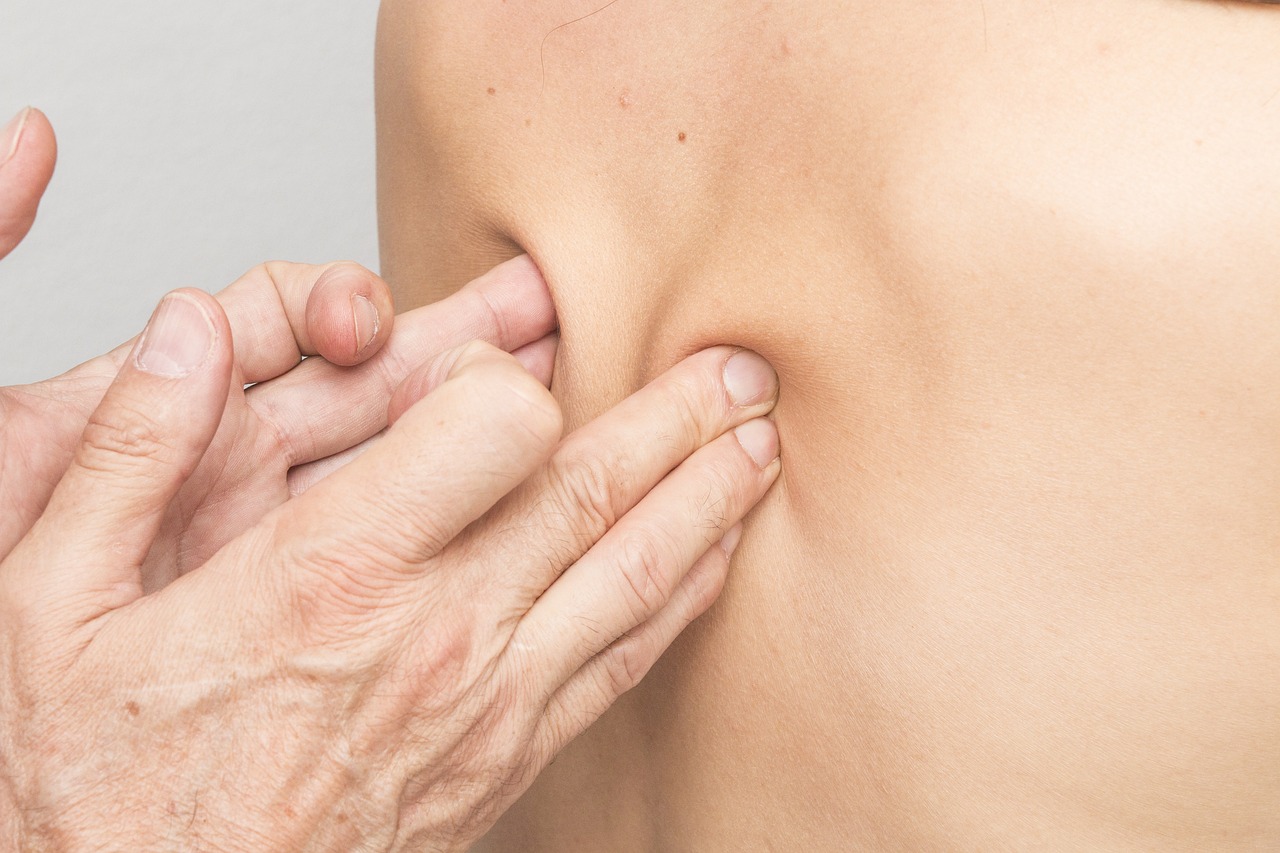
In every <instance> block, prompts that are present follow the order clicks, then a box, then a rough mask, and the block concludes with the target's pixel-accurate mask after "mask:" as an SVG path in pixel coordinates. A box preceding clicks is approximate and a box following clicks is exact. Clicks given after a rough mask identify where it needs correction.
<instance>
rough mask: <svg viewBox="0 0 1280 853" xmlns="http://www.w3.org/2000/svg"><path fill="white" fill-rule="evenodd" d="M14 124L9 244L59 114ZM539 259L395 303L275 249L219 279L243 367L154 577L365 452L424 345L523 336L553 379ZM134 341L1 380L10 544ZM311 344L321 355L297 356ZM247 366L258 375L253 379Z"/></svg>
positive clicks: (2, 474)
mask: <svg viewBox="0 0 1280 853" xmlns="http://www.w3.org/2000/svg"><path fill="white" fill-rule="evenodd" d="M6 130H7V131H8V135H7V138H5V139H0V162H3V166H2V167H0V200H2V201H0V258H3V257H4V256H5V255H7V254H8V253H9V252H10V251H12V250H13V248H14V247H15V246H16V245H18V243H19V242H20V241H21V240H22V238H23V237H24V236H25V235H26V233H27V231H28V230H29V229H30V227H31V224H32V222H33V221H34V218H35V214H36V209H37V205H38V203H39V200H40V197H41V195H42V194H43V192H44V190H45V188H46V186H47V185H48V182H49V179H50V177H51V176H52V174H53V168H54V163H55V160H56V144H55V141H54V136H53V129H52V127H50V125H49V122H48V120H47V119H46V118H45V117H44V115H43V114H42V113H40V112H39V111H38V110H34V109H32V110H24V111H23V112H22V113H21V114H19V115H18V116H17V117H15V119H14V121H13V123H12V124H11V125H10V126H9V127H8V128H7V129H6ZM10 152H12V153H10ZM6 155H7V156H6ZM528 267H529V265H528V263H527V261H522V262H518V263H516V264H513V265H508V266H507V267H506V268H504V269H502V270H498V271H495V273H494V274H492V275H490V276H485V277H483V278H482V279H480V280H478V281H477V282H476V283H475V284H474V285H473V286H472V287H470V288H468V292H467V294H466V295H465V296H463V297H462V298H461V299H458V300H456V301H445V302H441V303H439V304H438V305H433V306H430V307H428V308H426V309H422V310H418V311H413V312H409V313H408V314H405V315H403V316H402V317H400V318H398V319H397V318H395V317H394V312H393V309H392V300H391V295H390V292H389V291H388V289H387V286H386V284H385V283H384V282H383V281H382V280H381V279H380V278H378V277H377V276H375V275H374V274H373V273H371V272H369V271H368V270H366V269H364V268H363V267H360V266H358V265H356V264H353V263H334V264H327V265H323V266H309V265H303V264H287V263H279V262H273V263H266V264H263V265H261V266H259V267H257V268H255V269H254V270H252V271H250V272H249V273H247V274H246V275H245V276H243V277H242V278H241V279H240V280H239V281H237V282H235V283H234V284H232V285H231V286H230V287H228V288H226V289H225V290H224V291H222V292H221V293H220V294H218V301H219V302H220V303H221V306H222V309H223V311H224V312H225V313H226V316H227V321H228V323H229V325H230V330H231V335H232V337H233V338H234V349H235V357H236V359H235V363H234V366H233V374H234V376H235V381H234V382H233V383H232V387H231V388H230V391H229V393H228V395H227V400H226V407H225V412H224V414H223V418H222V423H221V426H220V428H219V431H218V433H217V436H216V437H215V439H214V441H213V443H212V444H211V446H210V448H209V450H208V451H206V453H205V454H204V457H203V459H202V460H201V461H200V464H199V466H198V467H197V468H196V470H195V472H194V473H193V474H192V476H191V477H190V479H188V480H187V482H186V483H185V485H184V486H183V488H182V491H181V492H180V493H179V495H178V497H177V499H176V500H175V501H174V502H173V504H172V506H171V507H170V509H169V512H168V514H167V515H166V518H165V522H164V525H163V526H162V528H161V533H160V535H159V537H158V538H157V540H156V543H155V545H154V546H153V548H152V551H151V553H150V555H149V557H148V559H147V561H146V563H145V565H144V568H143V583H144V589H146V590H147V591H150V590H153V589H158V588H159V587H161V586H163V585H164V584H166V583H168V582H169V581H171V580H173V578H174V577H175V576H176V575H177V574H181V573H182V572H184V571H186V570H187V569H189V568H192V567H194V566H198V565H200V564H201V563H202V562H204V561H205V560H206V559H208V558H209V557H210V556H212V555H213V554H214V552H216V551H217V550H218V548H220V547H221V546H222V545H223V544H225V543H226V542H228V541H229V540H230V539H231V538H233V537H234V536H235V535H236V534H238V533H240V532H242V531H243V530H244V529H245V528H247V527H248V526H249V524H250V523H252V522H253V521H256V520H257V519H260V518H261V517H262V516H263V514H265V513H266V512H267V511H269V510H271V509H273V508H274V507H276V506H278V505H279V504H281V503H283V502H284V501H285V500H287V499H288V498H289V496H290V494H291V493H297V492H298V491H300V490H302V489H305V488H306V486H307V485H308V484H310V483H312V482H315V480H316V479H318V478H319V477H320V476H323V474H324V473H325V472H326V471H328V470H332V469H333V468H334V467H335V466H336V465H338V464H341V462H343V461H346V460H347V459H349V458H350V457H351V456H352V455H354V453H355V452H358V451H351V450H348V449H349V448H353V447H354V446H357V445H360V443H361V442H364V441H366V440H367V439H370V437H372V436H375V435H376V434H377V433H378V432H379V431H380V430H382V429H383V428H384V427H385V426H386V419H387V403H388V402H389V400H390V397H391V392H392V391H393V390H394V388H395V387H396V385H397V384H399V382H400V381H401V380H403V379H404V377H405V376H406V375H407V374H408V372H409V370H410V369H411V368H412V367H414V366H415V365H418V364H420V363H422V362H423V361H425V360H426V359H428V358H430V357H432V356H434V355H437V354H439V353H441V352H443V351H445V350H447V349H450V348H452V347H455V346H458V345H460V344H462V343H465V342H467V341H469V340H472V339H477V338H478V339H481V340H485V341H488V342H490V343H492V344H494V345H496V346H499V347H502V348H503V349H507V350H514V351H516V352H517V358H519V359H520V361H521V362H522V363H523V364H525V365H526V367H528V368H529V369H530V370H531V371H532V372H534V374H535V375H538V376H540V377H541V378H542V379H543V381H544V382H550V376H551V363H552V360H553V359H554V354H555V337H554V334H553V332H554V329H555V312H554V308H553V307H552V305H551V302H550V298H549V297H548V295H547V293H546V289H545V287H544V286H543V285H542V283H541V281H540V279H539V278H538V276H537V274H536V272H534V271H532V270H531V269H529V268H528ZM393 323H395V324H398V328H399V330H400V333H399V334H397V335H396V336H395V337H394V339H392V336H391V330H392V327H393ZM388 341H390V342H391V343H390V345H389V346H385V347H384V345H386V344H388ZM133 343H134V342H133V341H130V342H128V343H126V344H124V345H122V346H121V347H119V348H118V349H116V350H114V351H113V352H111V353H108V354H107V355H104V356H101V357H99V358H96V359H93V360H92V361H89V362H87V363H85V364H83V365H80V366H79V367H77V368H75V369H74V370H71V371H69V372H68V373H66V374H64V375H62V376H59V377H57V378H55V379H50V380H47V381H44V382H39V383H36V384H33V385H26V386H17V387H9V388H0V549H3V550H4V551H8V550H9V549H11V548H12V547H13V546H14V545H15V544H16V543H17V541H18V539H20V538H21V537H22V535H23V534H25V533H26V531H27V530H28V529H29V528H30V527H31V525H32V523H34V521H35V519H36V518H37V517H38V516H39V514H40V512H41V511H42V510H43V509H44V506H45V504H46V502H47V501H48V499H49V495H50V494H51V493H52V491H53V488H54V486H55V485H56V484H57V482H58V479H59V478H60V477H61V476H62V474H63V472H64V471H65V470H66V468H67V465H68V464H69V463H70V462H71V458H72V456H73V454H74V452H75V448H76V445H77V443H78V442H79V440H80V434H81V432H82V431H83V430H84V427H85V424H86V422H87V421H88V418H89V416H90V414H91V413H92V412H93V410H94V408H95V407H96V406H97V405H98V403H99V401H100V400H101V399H102V395H103V394H104V393H105V392H106V390H107V386H108V385H110V383H111V380H112V379H114V378H115V375H116V373H117V371H118V370H119V369H120V366H121V365H122V364H123V363H124V361H125V359H126V358H127V357H128V355H129V352H130V350H131V348H132V346H133ZM304 355H308V356H312V355H319V356H321V357H322V359H315V360H312V361H310V362H306V363H300V360H301V358H302V356H304ZM340 365H346V366H351V365H360V366H359V368H358V369H355V370H351V369H344V368H343V367H340ZM247 382H253V383H259V384H258V385H257V386H256V387H254V388H253V389H251V390H249V391H248V392H246V391H244V390H243V388H242V386H243V385H244V383H247ZM334 454H338V455H337V456H336V457H334V458H331V459H326V457H331V456H332V455H334ZM317 460H324V461H317ZM295 466H297V467H295Z"/></svg>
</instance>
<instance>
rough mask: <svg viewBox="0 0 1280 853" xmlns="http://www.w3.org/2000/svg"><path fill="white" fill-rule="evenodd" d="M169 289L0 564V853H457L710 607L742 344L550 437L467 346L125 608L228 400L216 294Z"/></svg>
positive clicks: (722, 558)
mask: <svg viewBox="0 0 1280 853" xmlns="http://www.w3.org/2000/svg"><path fill="white" fill-rule="evenodd" d="M182 298H183V299H184V300H186V302H184V305H186V306H188V307H190V308H191V309H192V310H191V311H190V312H187V311H184V312H183V313H182V314H180V315H175V317H176V318H177V319H175V320H174V322H175V323H179V324H180V325H178V326H176V327H175V328H174V329H173V330H172V331H173V332H174V333H173V334H166V335H154V334H151V332H150V331H149V332H147V333H145V334H144V335H143V337H142V338H141V341H140V343H139V344H138V345H137V346H136V347H135V349H134V351H133V353H132V354H131V355H130V356H129V357H128V358H126V359H125V360H124V362H123V364H122V368H121V372H120V375H119V377H118V378H117V379H116V381H115V383H114V384H113V385H112V387H111V388H110V390H109V391H108V392H107V395H106V397H105V398H104V400H103V401H102V403H101V405H100V406H99V407H98V409H97V410H96V412H95V413H94V414H93V416H92V417H91V418H90V419H89V425H88V427H87V429H86V431H85V434H84V437H83V439H82V440H81V441H80V442H79V444H78V446H77V447H76V449H75V453H74V460H73V462H72V464H71V465H70V467H69V468H68V470H67V472H66V474H65V476H63V477H62V479H61V481H60V483H59V484H58V485H57V487H56V489H55V490H54V492H53V494H52V496H51V498H50V500H49V502H48V506H47V508H46V509H45V510H44V512H43V513H42V514H41V516H40V517H39V519H38V520H37V521H36V522H35V524H34V525H33V527H32V528H31V530H30V531H29V532H28V534H27V535H26V536H25V537H23V538H22V540H21V541H20V542H19V543H18V544H17V546H16V547H15V548H14V549H13V550H12V551H11V552H10V553H8V554H7V556H5V557H4V559H3V562H0V833H7V834H0V848H3V849H22V850H33V851H38V850H45V849H58V850H64V849H69V850H80V849H85V850H88V849H93V850H131V851H132V850H137V851H148V850H173V849H209V850H222V851H263V850H288V851H295V850H344V851H345V850H409V849H412V850H457V849H462V848H464V847H465V846H467V845H468V844H469V843H470V842H472V841H473V840H475V839H476V838H477V837H478V836H479V835H480V834H482V833H483V832H484V831H485V830H486V829H487V828H488V827H489V826H490V825H491V824H492V823H493V822H494V820H496V818H497V816H498V815H499V814H500V813H501V812H502V811H503V810H504V809H505V808H506V807H507V806H508V805H509V804H510V803H511V802H512V801H513V800H514V799H515V798H516V797H517V796H519V795H520V793H521V792H523V791H524V790H525V789H526V788H527V787H528V786H529V784H531V782H532V781H533V778H534V777H535V776H536V774H537V773H538V772H539V771H540V770H541V769H542V768H543V767H544V766H545V765H546V764H547V763H548V761H550V759H551V758H552V757H553V756H554V755H555V754H556V752H557V751H558V750H559V749H560V748H561V747H562V746H564V744H565V743H566V742H568V741H569V740H570V739H572V738H573V737H575V736H576V735H577V734H578V733H579V732H581V731H582V730H583V729H584V728H585V727H586V726H587V725H589V724H590V723H591V722H592V721H593V720H594V719H596V717H598V716H599V715H600V714H601V713H602V712H603V711H604V710H605V709H606V708H607V707H608V706H609V705H610V704H611V703H612V702H613V701H614V700H615V699H616V698H617V697H618V696H619V695H620V694H621V693H622V692H624V691H626V690H627V689H629V688H630V687H631V686H633V685H634V684H635V683H636V682H637V681H638V680H639V679H640V678H641V677H642V676H643V675H644V674H645V672H646V671H647V670H648V669H649V667H650V666H651V665H652V664H653V662H654V661H655V659H656V658H657V656H658V655H659V654H660V653H661V652H662V651H663V650H664V649H665V648H666V646H667V645H668V644H669V643H670V642H671V641H672V640H673V638H674V637H675V636H676V635H677V634H678V633H679V632H680V631H681V630H682V629H683V628H684V626H685V625H686V624H687V623H688V622H689V621H690V620H692V619H693V618H695V617H696V616H697V615H698V614H700V613H701V612H703V611H704V610H705V609H706V608H707V607H708V606H709V605H710V604H711V602H712V601H713V600H714V599H715V598H716V596H717V595H718V593H719V590H720V588H721V586H722V584H723V583H724V581H725V578H726V572H727V568H728V560H729V553H730V552H731V551H732V549H733V547H734V545H735V544H736V542H737V538H738V535H739V532H738V531H739V529H738V528H737V527H736V525H737V524H738V522H739V519H741V518H742V516H743V515H744V514H745V513H746V512H747V511H748V510H749V509H750V508H751V507H752V506H753V505H754V504H755V503H756V502H757V501H758V500H759V499H760V498H761V497H762V496H763V495H764V493H765V491H766V489H767V488H768V487H769V486H770V484H771V483H772V482H773V481H774V480H775V479H776V477H777V475H778V473H779V470H780V463H779V461H778V459H777V455H778V444H777V434H776V432H775V431H774V429H773V426H772V424H771V423H770V422H769V421H768V420H764V419H761V416H762V415H764V414H765V413H767V412H768V411H769V410H770V409H771V408H772V406H773V403H774V399H775V397H776V394H777V380H776V377H775V376H774V374H773V372H772V370H770V369H769V367H768V365H766V364H764V363H763V361H761V360H760V359H759V357H758V356H755V355H753V354H751V353H747V352H739V351H736V350H734V349H731V348H728V347H719V348H715V349H711V350H707V351H705V352H702V353H699V354H697V355H694V356H692V357H690V358H689V359H687V360H685V361H684V362H682V363H681V364H679V365H677V366H676V367H674V368H673V369H672V370H670V371H669V372H668V373H667V374H665V375H663V376H662V377H659V378H658V379H657V380H655V381H654V382H653V383H652V384H651V385H649V386H648V387H647V388H645V389H643V390H641V391H640V392H638V393H637V394H636V395H634V396H633V397H631V398H629V399H627V400H626V401H624V402H623V403H621V404H620V405H618V406H617V407H616V408H614V409H613V410H612V411H610V412H608V413H606V414H605V415H603V416H602V417H601V418H599V419H598V420H596V421H595V422H593V423H591V424H588V425H587V426H585V427H583V428H582V429H579V430H578V431H576V432H574V433H573V434H571V435H569V436H568V437H567V438H565V439H564V440H561V439H560V432H561V417H560V412H559V410H558V408H557V406H556V403H555V401H554V400H553V399H552V397H551V396H550V394H549V393H548V392H547V390H546V389H545V388H544V387H543V386H542V385H541V384H540V382H539V381H538V380H537V379H536V378H534V377H533V376H531V375H530V374H529V373H527V372H526V371H525V370H524V369H522V368H521V367H520V366H519V365H518V363H517V362H516V361H515V359H514V358H513V357H512V356H510V355H507V354H506V353H503V352H501V351H499V350H497V349H495V348H493V347H491V346H489V345H486V344H483V343H472V344H467V345H464V346H463V347H461V348H457V349H454V350H450V351H448V352H446V353H444V354H442V355H440V356H438V357H436V358H434V359H432V360H431V361H430V362H428V363H427V364H426V365H425V366H423V367H422V368H420V369H419V370H417V371H415V372H413V373H412V374H411V375H409V376H408V377H407V378H406V380H405V381H404V382H403V383H401V385H400V386H399V388H398V389H397V391H396V393H395V396H394V398H393V400H392V403H391V408H390V415H391V420H392V421H393V422H394V424H393V426H392V427H391V428H390V429H389V430H388V431H387V433H386V435H385V437H384V438H383V439H382V440H381V441H380V442H378V443H377V444H375V445H374V446H372V447H371V448H369V449H368V450H367V451H366V452H365V453H364V454H363V455H361V456H360V457H359V458H357V459H355V460H354V461H352V462H350V464H348V465H346V466H345V467H343V468H341V469H340V470H337V471H336V472H334V473H332V474H330V475H329V476H328V477H326V478H324V479H323V480H321V481H320V482H319V483H317V484H316V485H315V486H314V487H313V488H311V489H310V490H308V491H306V492H305V493H304V494H302V495H300V496H299V497H297V498H295V499H293V500H290V501H288V502H286V503H284V504H282V505H280V506H279V507H277V508H276V509H275V510H273V511H271V512H269V513H267V514H266V515H265V517H264V518H263V519H261V520H260V521H259V522H258V523H256V524H254V525H253V526H252V527H251V528H250V529H249V530H247V531H246V532H244V533H243V534H242V535H240V536H238V537H237V538H235V539H234V540H233V541H231V542H230V543H228V544H227V545H226V546H225V547H223V548H222V549H221V550H219V551H218V552H217V553H216V554H215V555H214V556H213V557H212V558H211V559H210V560H208V561H207V562H206V563H205V564H204V565H202V566H200V567H198V568H196V569H195V570H194V571H192V572H190V573H188V574H186V575H184V576H182V577H179V578H178V579H177V580H175V581H174V582H173V583H171V584H169V585H168V586H166V587H165V588H163V589H161V590H160V591H158V592H155V593H153V594H151V595H144V594H143V583H142V577H141V570H140V567H141V566H142V564H143V562H144V561H145V560H146V558H147V555H148V554H149V553H150V552H151V550H152V543H153V540H154V538H155V536H156V534H157V532H158V530H159V529H160V528H161V526H162V524H163V522H164V519H165V514H166V508H167V507H168V506H169V505H170V503H171V502H172V501H173V499H174V498H175V496H177V495H178V494H179V493H180V492H181V490H182V488H183V483H184V482H185V481H186V479H187V478H188V476H189V475H190V473H191V472H192V471H193V470H198V468H199V460H200V459H201V457H202V454H203V453H204V452H205V450H206V448H207V447H208V446H209V444H210V442H211V441H213V440H214V436H215V434H216V433H217V432H218V428H219V424H220V422H221V418H222V417H223V414H222V413H223V408H224V406H223V401H224V400H225V398H226V395H227V393H228V388H229V383H232V375H233V370H232V366H233V354H232V352H231V350H230V347H229V346H228V343H227V335H228V332H229V327H228V325H227V321H226V318H225V316H224V315H223V313H222V310H221V308H220V306H219V304H218V303H217V301H216V300H214V299H213V298H212V297H209V296H207V295H204V294H200V293H191V294H188V295H186V296H183V297H182ZM153 322H154V321H153ZM179 331H180V332H181V334H177V332H179ZM157 365H162V366H164V370H161V371H154V370H152V368H153V367H154V366H157ZM622 772H625V771H622Z"/></svg>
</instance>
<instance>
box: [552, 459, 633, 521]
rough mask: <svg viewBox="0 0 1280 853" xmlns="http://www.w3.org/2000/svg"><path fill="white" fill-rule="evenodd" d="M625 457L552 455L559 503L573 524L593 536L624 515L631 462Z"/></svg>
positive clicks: (554, 485)
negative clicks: (623, 497) (628, 462)
mask: <svg viewBox="0 0 1280 853" xmlns="http://www.w3.org/2000/svg"><path fill="white" fill-rule="evenodd" d="M622 460H623V457H620V456H612V457H606V456H605V455H603V454H602V453H599V452H593V451H592V450H591V449H590V448H584V449H583V452H579V453H571V454H568V455H567V456H562V457H559V458H553V459H552V462H551V466H550V472H549V473H550V478H551V483H552V489H553V491H554V492H555V493H556V494H557V495H558V498H559V500H558V501H557V503H559V504H560V506H561V507H562V508H563V509H564V510H565V511H566V512H568V513H569V514H570V516H571V526H572V527H573V528H574V529H576V530H578V531H579V532H581V533H583V534H584V535H587V536H589V537H590V538H591V539H592V540H594V539H597V538H599V537H600V536H603V535H604V533H605V531H606V530H608V529H609V528H611V527H613V525H614V524H615V523H616V522H617V520H618V518H619V517H620V516H621V515H622V512H623V509H624V508H623V507H622V506H621V496H622V495H624V494H625V493H626V485H627V482H626V481H627V479H628V478H629V474H628V466H627V465H626V464H625V462H623V461H622Z"/></svg>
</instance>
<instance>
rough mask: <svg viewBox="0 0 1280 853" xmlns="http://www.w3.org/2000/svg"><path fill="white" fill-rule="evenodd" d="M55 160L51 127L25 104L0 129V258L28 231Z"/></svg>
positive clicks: (42, 117)
mask: <svg viewBox="0 0 1280 853" xmlns="http://www.w3.org/2000/svg"><path fill="white" fill-rule="evenodd" d="M57 159H58V144H57V142H56V141H55V140H54V136H53V127H52V126H51V125H50V124H49V120H48V119H47V118H45V117H44V113H42V112H40V111H39V110H37V109H33V108H32V107H27V108H26V109H25V110H23V111H22V112H20V113H18V114H17V115H16V116H14V117H13V119H11V120H10V121H9V123H8V124H7V125H5V126H4V128H3V129H0V258H3V257H4V256H5V255H7V254H9V253H10V252H12V251H13V249H14V247H15V246H17V245H18V244H19V243H21V242H22V238H23V237H25V236H27V232H28V231H30V230H31V224H32V223H33V222H35V219H36V208H37V207H39V206H40V197H41V196H43V195H44V191H45V188H46V187H48V186H49V179H50V178H51V177H53V165H54V162H55V161H56V160H57Z"/></svg>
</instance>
